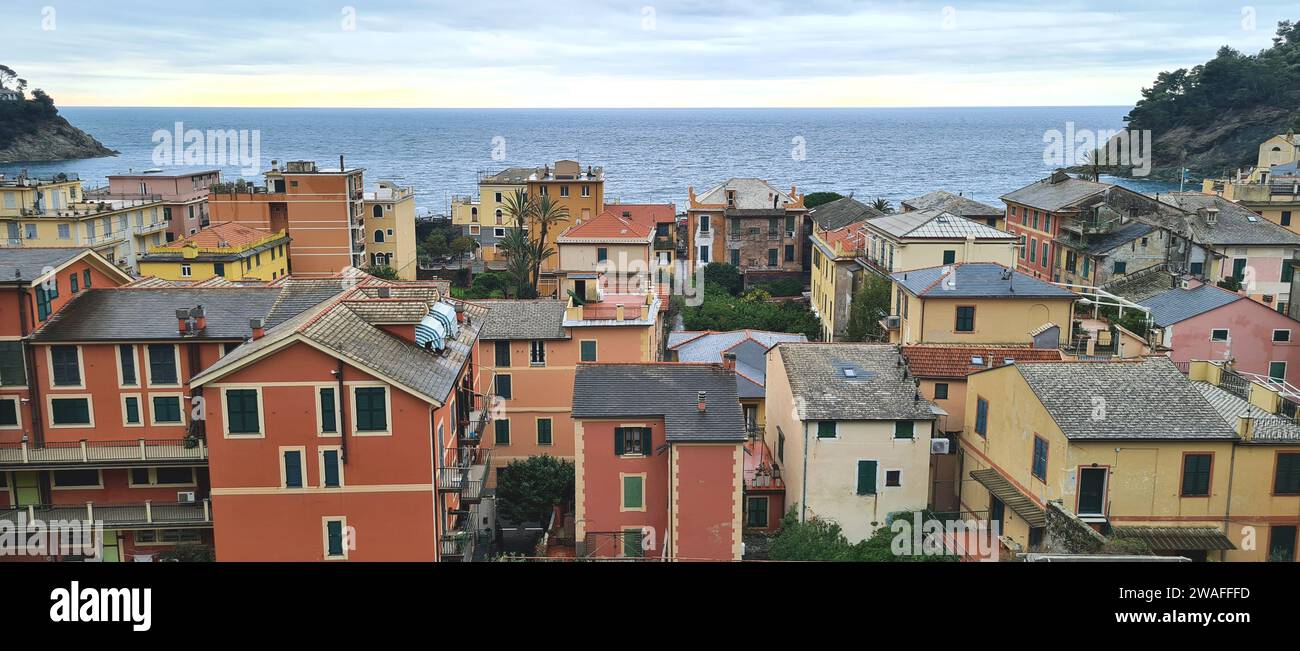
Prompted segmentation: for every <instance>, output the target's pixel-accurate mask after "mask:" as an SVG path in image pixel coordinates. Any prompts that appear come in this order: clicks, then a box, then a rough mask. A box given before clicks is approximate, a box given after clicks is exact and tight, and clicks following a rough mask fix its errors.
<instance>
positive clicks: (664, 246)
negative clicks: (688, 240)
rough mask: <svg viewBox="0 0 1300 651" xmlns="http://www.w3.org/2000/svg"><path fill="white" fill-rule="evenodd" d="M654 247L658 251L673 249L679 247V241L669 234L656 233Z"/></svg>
mask: <svg viewBox="0 0 1300 651" xmlns="http://www.w3.org/2000/svg"><path fill="white" fill-rule="evenodd" d="M654 247H655V250H656V251H673V250H676V249H677V242H675V241H673V238H672V237H670V236H668V235H656V236H655V244H654Z"/></svg>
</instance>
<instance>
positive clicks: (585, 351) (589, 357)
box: [579, 339, 596, 362]
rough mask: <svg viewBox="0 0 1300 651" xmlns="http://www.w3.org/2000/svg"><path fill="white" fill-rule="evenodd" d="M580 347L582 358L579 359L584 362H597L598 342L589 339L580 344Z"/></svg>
mask: <svg viewBox="0 0 1300 651" xmlns="http://www.w3.org/2000/svg"><path fill="white" fill-rule="evenodd" d="M579 347H580V348H581V356H580V357H579V359H581V360H582V361H584V362H594V361H596V340H594V339H587V340H585V341H582V342H580V343H579Z"/></svg>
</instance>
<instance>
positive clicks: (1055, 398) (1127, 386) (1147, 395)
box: [972, 357, 1237, 441]
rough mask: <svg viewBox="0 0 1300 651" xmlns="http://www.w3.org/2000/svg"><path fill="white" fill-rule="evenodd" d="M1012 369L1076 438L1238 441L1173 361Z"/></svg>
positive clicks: (1057, 364)
mask: <svg viewBox="0 0 1300 651" xmlns="http://www.w3.org/2000/svg"><path fill="white" fill-rule="evenodd" d="M1002 368H1007V367H1002ZM1011 368H1012V369H1014V371H1011V372H1015V371H1018V372H1019V373H1020V374H1021V376H1023V377H1024V379H1025V382H1026V383H1027V384H1028V385H1029V388H1030V389H1031V390H1032V391H1033V392H1034V394H1035V395H1036V396H1037V397H1038V401H1039V402H1041V403H1042V405H1043V407H1044V408H1046V409H1047V412H1048V413H1049V414H1050V415H1051V416H1052V418H1053V420H1055V421H1056V424H1057V426H1058V427H1060V428H1061V432H1063V433H1064V434H1065V436H1066V438H1069V439H1072V440H1101V441H1105V440H1116V441H1127V440H1169V441H1180V440H1231V439H1236V438H1237V433H1236V430H1234V429H1233V428H1231V427H1228V426H1227V425H1226V424H1225V423H1224V421H1223V417H1222V416H1221V415H1220V414H1219V412H1218V411H1216V410H1215V409H1214V407H1212V406H1211V405H1210V403H1209V402H1208V401H1207V400H1206V399H1205V397H1204V396H1202V395H1201V393H1200V392H1199V391H1197V390H1196V389H1195V388H1193V387H1192V383H1191V382H1189V381H1188V380H1187V378H1186V377H1185V376H1183V374H1182V373H1179V372H1178V369H1177V368H1176V367H1175V366H1174V363H1173V362H1172V361H1170V360H1169V358H1168V357H1149V358H1146V359H1142V360H1140V361H1127V360H1126V361H1111V362H1033V363H1024V364H1015V365H1013V366H1012V367H1011ZM984 372H985V373H996V372H1001V371H1000V369H995V370H993V371H984ZM978 375H980V374H976V375H974V376H972V377H978ZM994 408H1000V409H1015V408H1016V407H1015V406H1014V405H1001V406H996V407H994Z"/></svg>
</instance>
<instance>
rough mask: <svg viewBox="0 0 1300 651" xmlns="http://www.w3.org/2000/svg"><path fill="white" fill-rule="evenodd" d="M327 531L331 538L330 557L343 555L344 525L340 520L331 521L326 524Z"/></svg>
mask: <svg viewBox="0 0 1300 651" xmlns="http://www.w3.org/2000/svg"><path fill="white" fill-rule="evenodd" d="M325 529H326V531H327V532H328V537H329V549H328V553H329V555H330V556H342V555H343V523H342V522H340V521H338V520H330V521H329V522H326V523H325Z"/></svg>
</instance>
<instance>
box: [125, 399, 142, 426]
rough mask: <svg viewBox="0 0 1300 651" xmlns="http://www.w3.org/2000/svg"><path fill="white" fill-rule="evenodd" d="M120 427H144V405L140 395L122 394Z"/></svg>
mask: <svg viewBox="0 0 1300 651" xmlns="http://www.w3.org/2000/svg"><path fill="white" fill-rule="evenodd" d="M122 427H144V403H143V402H141V399H140V394H138V393H123V394H122Z"/></svg>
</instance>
